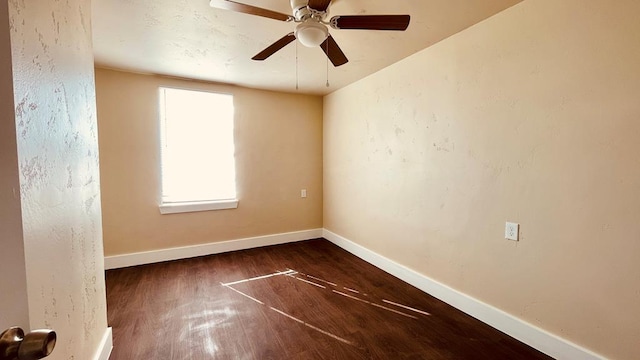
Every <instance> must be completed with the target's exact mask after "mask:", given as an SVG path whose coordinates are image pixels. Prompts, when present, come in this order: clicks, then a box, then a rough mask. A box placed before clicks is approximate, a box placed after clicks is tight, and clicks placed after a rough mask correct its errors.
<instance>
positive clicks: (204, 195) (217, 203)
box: [160, 88, 238, 214]
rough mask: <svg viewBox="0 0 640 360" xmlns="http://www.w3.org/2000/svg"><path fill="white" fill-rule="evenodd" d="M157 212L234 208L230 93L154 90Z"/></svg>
mask: <svg viewBox="0 0 640 360" xmlns="http://www.w3.org/2000/svg"><path fill="white" fill-rule="evenodd" d="M160 135H161V141H160V142H161V146H162V151H161V167H162V204H161V205H160V212H161V213H163V214H168V213H177V212H191V211H205V210H219V209H229V208H236V207H237V206H238V201H237V199H236V172H235V159H234V142H233V97H232V96H231V95H227V94H218V93H212V92H203V91H192V90H182V89H171V88H160Z"/></svg>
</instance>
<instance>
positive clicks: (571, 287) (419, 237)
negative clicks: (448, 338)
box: [324, 0, 640, 359]
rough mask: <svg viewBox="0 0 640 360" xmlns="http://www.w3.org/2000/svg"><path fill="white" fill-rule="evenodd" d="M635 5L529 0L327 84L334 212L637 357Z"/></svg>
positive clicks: (355, 230)
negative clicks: (338, 83)
mask: <svg viewBox="0 0 640 360" xmlns="http://www.w3.org/2000/svg"><path fill="white" fill-rule="evenodd" d="M638 18H640V2H638V1H635V0H625V1H622V0H621V1H615V2H611V1H605V0H593V1H582V0H565V1H555V0H535V1H534V0H529V1H525V2H523V3H521V4H519V5H516V6H515V7H513V8H510V9H508V10H506V11H505V12H503V13H500V14H498V15H496V16H494V17H492V18H490V19H488V20H487V21H484V22H482V23H480V24H478V25H476V26H474V27H472V28H470V29H468V30H466V31H463V32H462V33H460V34H458V35H455V36H453V37H451V38H449V39H447V40H445V41H443V42H441V43H439V44H437V45H435V46H433V47H432V48H428V49H426V50H424V51H422V52H420V53H418V54H416V55H414V56H412V57H410V58H408V59H405V60H403V61H401V62H400V63H397V64H395V65H393V66H391V67H389V68H387V69H385V70H383V71H381V72H379V73H377V74H375V75H373V76H371V77H369V78H366V79H364V80H362V81H360V82H358V83H356V84H353V85H352V86H349V87H347V88H344V89H342V90H339V91H337V92H335V93H333V94H331V95H329V96H327V97H326V98H325V102H324V121H325V125H324V161H325V167H324V195H325V198H324V226H325V228H327V229H329V230H331V231H333V232H336V233H337V234H339V235H342V236H344V237H346V238H348V239H351V240H353V241H355V242H357V243H359V244H361V245H363V246H365V247H367V248H369V249H371V250H373V251H375V252H378V253H380V254H382V255H384V256H386V257H388V258H390V259H393V260H394V261H396V262H399V263H401V264H403V265H406V266H408V267H410V268H412V269H415V270H417V271H418V272H420V273H423V274H425V275H427V276H429V277H431V278H433V279H436V280H438V281H440V282H443V283H445V284H447V285H449V286H451V287H453V288H455V289H457V290H460V291H462V292H464V293H466V294H469V295H471V296H473V297H475V298H477V299H479V300H482V301H484V302H486V303H489V304H491V305H493V306H496V307H498V308H500V309H502V310H504V311H506V312H508V313H510V314H513V315H515V316H517V317H519V318H521V319H523V320H525V321H527V322H529V323H531V324H533V325H536V326H539V327H541V328H543V329H545V330H548V331H550V332H552V333H554V334H557V335H559V336H561V337H563V338H566V339H568V340H571V341H573V342H575V343H577V344H579V345H582V346H584V347H586V348H588V349H591V350H593V351H596V352H598V353H600V354H603V355H605V356H607V357H611V358H617V359H638V358H640V347H638V339H640V315H639V313H638V304H640V239H639V238H638V234H640V222H639V221H638V219H640V205H639V204H640V186H639V185H638V184H639V181H640V156H639V154H640V141H639V139H640V101H639V99H640V71H639V67H638V66H639V64H640V45H639V44H640V43H639V40H638V39H640V22H639V21H638ZM507 220H509V221H514V222H519V223H520V224H521V233H520V234H521V241H520V242H518V243H516V242H510V241H507V240H505V239H504V225H505V221H507Z"/></svg>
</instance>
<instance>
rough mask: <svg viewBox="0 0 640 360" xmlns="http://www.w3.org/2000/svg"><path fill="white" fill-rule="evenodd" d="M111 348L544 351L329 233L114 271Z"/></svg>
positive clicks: (348, 353) (209, 352)
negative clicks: (392, 271) (370, 259)
mask: <svg viewBox="0 0 640 360" xmlns="http://www.w3.org/2000/svg"><path fill="white" fill-rule="evenodd" d="M107 305H108V319H109V325H110V326H112V327H113V336H114V349H113V353H112V354H111V357H110V359H111V360H147V359H149V360H151V359H154V360H163V359H192V360H197V359H261V360H262V359H510V360H511V359H548V357H547V356H545V355H544V354H542V353H540V352H538V351H537V350H535V349H533V348H531V347H529V346H527V345H524V344H522V343H520V342H518V341H517V340H514V339H513V338H511V337H509V336H507V335H505V334H503V333H501V332H499V331H497V330H495V329H493V328H491V327H489V326H488V325H485V324H483V323H482V322H480V321H478V320H476V319H474V318H472V317H470V316H468V315H466V314H464V313H462V312H460V311H458V310H456V309H454V308H452V307H450V306H449V305H447V304H445V303H443V302H441V301H439V300H437V299H435V298H433V297H431V296H429V295H427V294H425V293H423V292H422V291H420V290H418V289H416V288H414V287H413V286H411V285H408V284H406V283H404V282H402V281H400V280H398V279H397V278H395V277H393V276H391V275H389V274H387V273H385V272H383V271H382V270H379V269H377V268H375V267H374V266H372V265H370V264H368V263H366V262H364V261H362V260H360V259H359V258H357V257H355V256H353V255H351V254H349V253H348V252H346V251H344V250H342V249H340V248H338V247H337V246H335V245H333V244H331V243H330V242H328V241H326V240H322V239H320V240H311V241H305V242H299V243H293V244H286V245H278V246H271V247H265V248H260V249H253V250H245V251H237V252H231V253H226V254H219V255H213V256H207V257H201V258H194V259H188V260H180V261H173V262H167V263H160V264H153V265H145V266H138V267H132V268H126V269H118V270H110V271H107Z"/></svg>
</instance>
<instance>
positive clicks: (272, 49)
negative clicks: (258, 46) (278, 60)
mask: <svg viewBox="0 0 640 360" xmlns="http://www.w3.org/2000/svg"><path fill="white" fill-rule="evenodd" d="M295 39H296V36H295V35H294V34H293V33H288V34H287V35H285V36H283V37H282V38H281V39H280V40H278V41H276V42H274V43H273V44H271V46H269V47H268V48H266V49H264V50H262V51H261V52H260V53H259V54H258V55H256V56H254V57H252V58H251V59H252V60H258V61H262V60H265V59H267V58H268V57H269V56H271V55H273V54H275V53H276V52H278V50H280V49H282V48H283V47H285V46H287V45H289V43H291V42H292V41H294V40H295Z"/></svg>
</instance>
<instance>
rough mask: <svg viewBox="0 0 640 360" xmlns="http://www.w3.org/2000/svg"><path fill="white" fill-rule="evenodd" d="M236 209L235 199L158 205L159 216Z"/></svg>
mask: <svg viewBox="0 0 640 360" xmlns="http://www.w3.org/2000/svg"><path fill="white" fill-rule="evenodd" d="M237 207H238V200H237V199H230V200H216V201H190V202H175V203H163V204H160V214H162V215H167V214H179V213H187V212H199V211H211V210H225V209H236V208H237Z"/></svg>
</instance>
